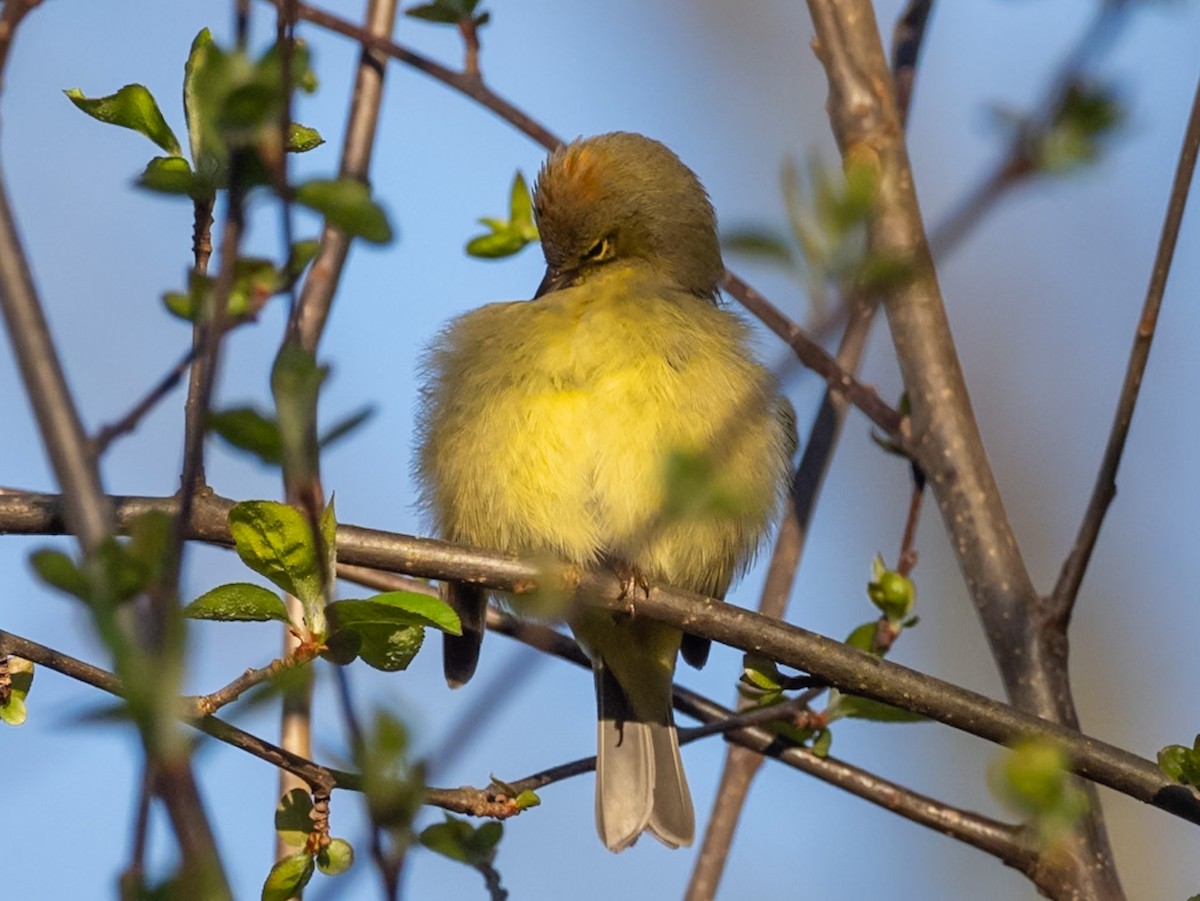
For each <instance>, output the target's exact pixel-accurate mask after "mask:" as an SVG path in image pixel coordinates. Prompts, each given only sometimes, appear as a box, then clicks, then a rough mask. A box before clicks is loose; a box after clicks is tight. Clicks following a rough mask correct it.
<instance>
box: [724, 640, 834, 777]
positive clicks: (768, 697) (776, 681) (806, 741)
mask: <svg viewBox="0 0 1200 901" xmlns="http://www.w3.org/2000/svg"><path fill="white" fill-rule="evenodd" d="M807 684H808V680H807V679H806V678H805V677H803V676H789V675H787V674H785V673H784V672H783V671H782V670H781V669H780V668H779V665H778V664H777V663H775V661H774V660H771V659H769V658H767V657H763V656H761V655H759V654H746V655H744V656H743V658H742V675H741V677H740V678H739V680H738V693H739V694H741V696H742V697H743V698H746V699H747V700H749V701H751V702H753V706H754V707H773V706H775V705H777V704H782V703H783V702H784V701H787V700H788V696H787V694H786V692H788V691H792V690H795V689H797V688H801V687H804V686H806V685H807ZM766 728H768V729H770V730H771V731H772V732H774V733H775V734H776V735H782V736H784V737H785V738H787V739H788V740H789V741H792V742H794V743H796V744H797V745H801V746H806V747H808V748H809V750H811V751H812V752H813V753H814V754H816V755H817V756H818V757H824V756H826V755H827V754H828V753H829V746H830V744H831V743H832V742H833V734H832V733H831V732H830V731H829V729H828V728H827V724H826V722H825V720H824V718H823V717H821V716H820V715H819V714H812V713H808V712H806V713H805V714H802V715H800V716H794V717H786V718H785V717H780V718H779V719H778V720H774V721H772V722H771V723H769V724H768V725H767V726H766Z"/></svg>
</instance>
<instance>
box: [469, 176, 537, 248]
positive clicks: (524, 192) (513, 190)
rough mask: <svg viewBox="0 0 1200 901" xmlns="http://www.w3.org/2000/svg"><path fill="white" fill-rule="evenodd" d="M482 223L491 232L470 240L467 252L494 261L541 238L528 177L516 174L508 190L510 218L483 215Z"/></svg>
mask: <svg viewBox="0 0 1200 901" xmlns="http://www.w3.org/2000/svg"><path fill="white" fill-rule="evenodd" d="M479 223H480V224H481V225H486V226H487V227H488V232H487V234H483V235H477V236H476V237H474V238H472V239H471V240H470V241H468V242H467V253H468V254H469V255H470V256H473V257H482V258H484V259H492V260H495V259H501V258H503V257H510V256H512V255H514V254H516V253H518V252H520V251H521V250H524V249H525V246H526V245H527V244H531V243H533V242H534V241H537V240H538V230H537V225H535V224H534V221H533V200H532V199H531V198H530V196H529V187H528V186H527V185H526V184H525V176H523V175H522V174H521V173H520V172H518V173H517V174H516V175H515V176H513V181H512V187H510V188H509V191H508V218H507V219H493V218H489V217H487V216H484V217H483V218H481V219H480V220H479Z"/></svg>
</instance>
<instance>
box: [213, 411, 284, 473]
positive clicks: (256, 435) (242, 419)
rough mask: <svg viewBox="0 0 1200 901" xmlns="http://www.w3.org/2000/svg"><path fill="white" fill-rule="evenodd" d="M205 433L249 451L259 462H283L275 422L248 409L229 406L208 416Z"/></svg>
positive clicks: (281, 445) (277, 424)
mask: <svg viewBox="0 0 1200 901" xmlns="http://www.w3.org/2000/svg"><path fill="white" fill-rule="evenodd" d="M208 428H209V431H211V432H215V433H216V434H217V435H219V436H220V437H221V438H223V439H224V440H225V441H228V442H229V443H230V444H232V445H233V446H234V447H236V448H239V449H241V450H244V451H249V452H250V453H252V454H254V455H255V456H256V457H258V458H259V459H260V460H262V462H264V463H268V464H271V465H275V466H278V465H280V464H281V463H283V444H282V442H281V440H280V437H279V423H278V422H276V421H275V419H274V418H273V417H271V416H268V415H267V414H265V413H260V412H259V411H258V410H255V409H254V408H252V407H232V408H230V409H228V410H219V411H214V412H212V413H209V414H208Z"/></svg>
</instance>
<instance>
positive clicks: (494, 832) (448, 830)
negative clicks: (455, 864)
mask: <svg viewBox="0 0 1200 901" xmlns="http://www.w3.org/2000/svg"><path fill="white" fill-rule="evenodd" d="M503 835H504V827H503V825H501V824H500V823H497V822H495V821H491V822H487V823H484V824H483V825H481V826H480V827H479V828H478V829H476V828H474V827H472V826H471V824H470V823H468V822H467V821H466V820H462V819H459V818H458V817H455V816H451V815H450V814H446V820H445V822H442V823H434V824H433V825H432V826H429V827H427V828H425V829H424V830H423V831H422V832H421V844H422V845H424V846H425V847H426V848H428V849H429V850H430V851H433V852H435V853H437V854H441V855H443V856H444V857H449V858H450V859H451V860H457V861H459V862H460V863H465V864H469V865H471V866H475V867H477V866H479V865H481V864H490V863H491V862H492V861H493V860H494V859H495V857H496V845H497V844H498V843H499V842H500V839H501V837H503Z"/></svg>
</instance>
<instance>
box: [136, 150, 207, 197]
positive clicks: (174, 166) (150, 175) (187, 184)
mask: <svg viewBox="0 0 1200 901" xmlns="http://www.w3.org/2000/svg"><path fill="white" fill-rule="evenodd" d="M137 184H138V186H139V187H142V188H146V189H147V190H149V191H157V192H158V193H160V194H181V195H184V196H187V197H194V196H196V195H197V194H202V193H203V186H201V185H198V184H197V182H196V176H195V174H194V173H193V172H192V167H191V166H190V165H188V161H187V160H185V159H184V158H183V157H181V156H156V157H155V158H154V159H152V160H150V162H149V163H147V164H146V168H145V170H144V171H143V172H142V174H141V177H139V178H138V180H137Z"/></svg>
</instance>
